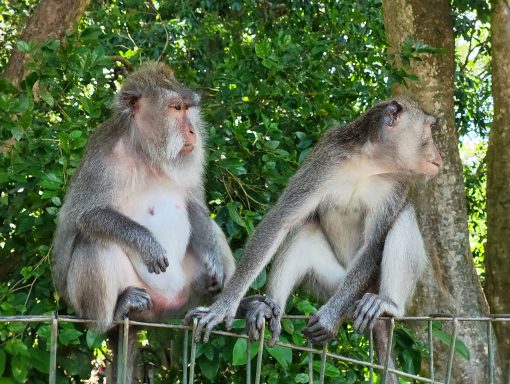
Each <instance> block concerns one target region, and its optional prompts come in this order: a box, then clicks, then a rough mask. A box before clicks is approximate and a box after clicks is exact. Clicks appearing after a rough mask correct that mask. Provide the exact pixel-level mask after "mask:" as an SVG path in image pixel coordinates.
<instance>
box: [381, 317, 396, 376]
mask: <svg viewBox="0 0 510 384" xmlns="http://www.w3.org/2000/svg"><path fill="white" fill-rule="evenodd" d="M394 330H395V319H394V318H393V317H392V318H391V319H390V334H389V336H388V344H387V345H386V357H385V358H384V372H383V377H382V380H381V382H382V383H383V384H386V383H387V380H388V368H389V364H390V359H391V349H392V347H393V331H394Z"/></svg>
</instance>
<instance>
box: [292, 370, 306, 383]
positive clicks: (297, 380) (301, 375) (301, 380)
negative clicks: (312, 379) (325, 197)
mask: <svg viewBox="0 0 510 384" xmlns="http://www.w3.org/2000/svg"><path fill="white" fill-rule="evenodd" d="M308 381H309V377H308V375H307V374H306V373H298V374H297V375H296V377H294V383H299V384H306V383H308Z"/></svg>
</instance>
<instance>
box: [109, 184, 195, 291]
mask: <svg viewBox="0 0 510 384" xmlns="http://www.w3.org/2000/svg"><path fill="white" fill-rule="evenodd" d="M185 196H186V193H185V191H183V190H182V189H180V188H179V187H177V185H176V184H175V183H174V182H172V181H171V180H169V179H161V178H157V179H150V178H147V179H145V180H144V181H143V182H140V183H139V184H138V185H137V184H134V185H133V188H132V189H131V190H130V191H129V193H126V194H124V196H123V197H122V198H120V199H119V201H118V203H117V204H116V205H117V207H116V208H117V209H118V210H119V211H120V212H122V213H123V214H125V215H126V216H128V217H129V218H131V219H132V220H134V221H136V222H137V223H139V224H141V225H143V226H144V227H145V228H147V229H148V230H149V231H150V232H151V233H152V234H153V236H154V237H155V238H156V240H158V242H159V243H160V244H161V245H162V247H163V248H164V249H165V250H166V256H167V258H168V261H169V266H168V268H167V270H166V271H165V272H163V273H160V274H155V273H149V271H148V269H147V266H146V265H145V264H144V263H143V261H142V259H141V258H140V256H139V255H138V254H136V253H135V252H129V251H127V254H128V256H129V258H130V260H131V263H132V265H133V267H134V269H135V271H136V273H137V274H138V276H139V277H140V279H141V280H142V281H143V282H144V283H146V284H147V285H148V286H150V287H152V288H154V289H155V290H157V291H159V292H161V293H163V294H164V295H165V296H168V297H174V296H175V295H177V294H178V293H179V292H180V291H181V290H182V289H183V288H185V286H186V284H187V282H188V281H187V280H189V276H187V271H186V268H185V265H184V264H185V263H184V258H185V256H186V254H187V248H188V243H189V239H190V235H191V224H190V221H189V217H188V212H187V208H186V200H185Z"/></svg>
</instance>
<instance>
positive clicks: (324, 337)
mask: <svg viewBox="0 0 510 384" xmlns="http://www.w3.org/2000/svg"><path fill="white" fill-rule="evenodd" d="M329 340H331V336H330V335H329V334H327V333H325V334H321V335H318V336H316V337H313V338H312V339H310V341H311V342H312V343H314V344H320V345H324V344H327V343H328V341H329Z"/></svg>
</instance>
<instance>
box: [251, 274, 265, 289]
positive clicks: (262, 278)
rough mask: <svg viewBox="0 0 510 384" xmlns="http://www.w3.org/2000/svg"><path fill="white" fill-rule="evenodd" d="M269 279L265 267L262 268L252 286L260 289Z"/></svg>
mask: <svg viewBox="0 0 510 384" xmlns="http://www.w3.org/2000/svg"><path fill="white" fill-rule="evenodd" d="M266 280H267V272H266V270H265V269H263V270H262V272H260V273H259V275H258V276H257V278H256V279H255V280H254V281H253V283H252V284H251V286H250V287H252V288H253V289H260V288H262V287H263V286H264V285H265V284H266Z"/></svg>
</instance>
